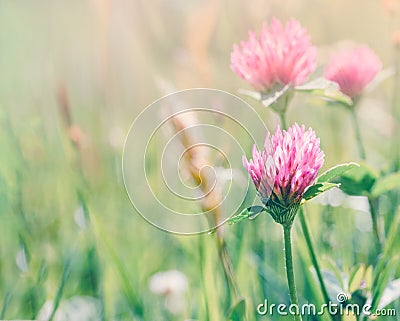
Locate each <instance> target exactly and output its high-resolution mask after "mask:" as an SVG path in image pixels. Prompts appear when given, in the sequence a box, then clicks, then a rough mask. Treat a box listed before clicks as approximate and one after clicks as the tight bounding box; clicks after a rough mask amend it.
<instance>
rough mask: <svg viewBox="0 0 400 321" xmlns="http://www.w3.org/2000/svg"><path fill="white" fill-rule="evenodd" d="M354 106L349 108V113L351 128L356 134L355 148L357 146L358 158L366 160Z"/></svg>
mask: <svg viewBox="0 0 400 321" xmlns="http://www.w3.org/2000/svg"><path fill="white" fill-rule="evenodd" d="M355 107H356V106H355V105H354V106H353V107H351V109H350V112H351V117H352V119H353V126H354V130H355V134H356V140H357V146H358V152H359V155H360V158H361V159H362V160H365V159H366V154H365V148H364V143H363V140H362V137H361V130H360V124H359V122H358V118H357V114H356V109H355Z"/></svg>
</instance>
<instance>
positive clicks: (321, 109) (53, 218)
mask: <svg viewBox="0 0 400 321" xmlns="http://www.w3.org/2000/svg"><path fill="white" fill-rule="evenodd" d="M271 16H277V17H279V18H282V19H286V18H289V17H292V16H294V17H296V18H297V19H298V20H300V21H301V23H302V24H303V25H304V26H305V27H306V28H307V29H308V30H309V33H310V34H311V37H312V39H313V43H314V44H316V45H317V46H318V47H319V49H320V50H319V53H320V54H319V61H320V63H321V64H323V63H325V62H326V61H327V59H328V57H329V55H330V53H331V51H332V48H333V47H332V44H334V43H335V42H338V41H341V40H348V39H351V40H353V41H355V42H361V43H367V44H368V45H370V46H371V47H372V48H373V49H374V50H375V51H376V52H377V53H378V55H379V56H380V57H381V59H382V60H383V64H384V66H385V67H389V66H391V65H392V64H393V49H392V42H391V41H392V38H391V36H392V35H391V33H392V32H393V31H394V30H395V29H396V28H399V27H400V26H399V23H398V16H397V20H396V18H394V17H390V15H388V14H386V13H385V11H384V9H383V8H382V3H381V2H380V1H368V2H365V1H361V0H357V1H351V2H349V1H344V0H340V1H335V2H327V1H322V0H291V1H285V2H282V1H277V0H274V1H268V2H263V1H259V0H252V1H248V2H244V1H237V2H229V1H207V2H201V1H187V2H179V1H162V0H159V1H156V0H151V1H144V0H136V1H123V0H120V1H109V0H92V1H77V0H72V1H68V2H61V1H49V0H47V1H46V0H42V1H35V2H27V1H11V0H3V1H1V2H0V124H1V126H0V150H1V154H2V161H1V162H0V222H1V224H0V305H1V306H3V308H4V315H3V316H2V317H3V318H8V319H24V318H34V317H35V316H36V315H37V313H38V311H39V310H40V308H41V307H42V305H43V304H44V303H45V301H46V300H49V299H54V298H55V297H56V295H57V291H58V290H59V288H60V284H61V279H62V275H63V271H64V269H65V266H66V262H70V274H69V275H68V278H67V279H66V282H65V287H64V289H63V293H62V298H70V297H72V296H74V295H88V296H94V297H97V298H99V300H100V301H101V302H102V307H103V319H104V320H132V319H133V320H141V319H143V320H182V319H183V318H184V319H185V318H186V319H190V318H192V319H196V320H205V306H206V304H207V305H208V307H209V312H210V316H211V317H210V319H211V320H223V316H224V314H225V312H226V311H224V309H223V308H221V307H223V306H224V300H225V296H226V289H225V288H224V286H225V285H224V279H223V273H222V270H221V268H220V265H219V262H218V259H217V252H216V249H215V244H214V241H213V239H212V237H211V236H208V235H202V236H193V237H184V236H177V235H172V234H167V233H165V232H162V231H160V230H158V229H156V228H154V227H152V226H150V225H149V224H148V223H147V222H146V221H144V220H143V219H142V218H141V217H140V216H139V215H138V214H137V213H135V211H134V210H133V208H132V207H131V204H130V203H129V200H128V198H127V196H126V192H125V190H124V187H123V183H122V176H121V167H120V163H121V155H122V146H123V140H124V135H125V133H126V132H127V130H128V128H129V126H130V123H131V121H133V119H134V118H135V117H136V116H137V115H138V113H139V112H140V111H141V110H142V109H144V108H145V107H146V105H148V104H150V103H151V102H152V101H154V100H155V99H157V98H159V97H160V96H162V95H164V94H165V93H166V92H165V91H164V90H163V89H162V88H161V86H160V82H162V81H167V82H168V83H170V84H171V85H172V86H173V88H176V89H185V88H191V87H213V88H218V89H222V90H226V91H228V92H232V93H236V92H237V89H238V88H240V87H246V86H245V84H244V83H243V82H241V81H240V80H239V79H238V78H237V77H236V76H235V75H234V74H233V72H232V71H231V70H230V68H229V56H230V51H231V48H232V44H233V43H237V42H238V41H240V39H243V38H244V37H245V36H246V33H247V30H248V29H249V28H253V29H255V30H260V28H261V23H262V21H263V20H267V19H269V18H270V17H271ZM63 86H65V88H66V89H67V95H68V101H69V106H70V109H71V115H72V119H73V123H74V124H75V125H77V126H79V128H80V129H81V131H82V132H83V134H82V145H81V147H80V149H79V150H77V149H76V148H75V147H74V146H73V144H71V141H70V139H69V137H68V129H67V128H66V126H65V122H64V119H63V118H62V116H61V114H60V107H59V101H58V99H59V98H58V97H59V90H60V88H61V87H63ZM391 86H392V82H391V81H390V80H388V81H386V82H384V83H383V84H382V86H380V87H379V88H378V89H376V90H374V91H373V92H372V93H370V94H368V95H367V97H366V98H365V100H364V101H363V103H362V105H361V106H360V115H361V120H362V131H363V135H364V137H365V140H366V141H367V142H368V146H367V153H368V155H370V159H369V161H370V163H371V164H372V165H374V166H375V167H377V168H378V169H385V162H386V160H387V159H388V157H389V155H390V147H391V146H390V143H389V139H390V138H391V134H392V133H391V131H390V128H391V126H392V127H393V126H398V124H396V122H395V120H394V119H393V118H392V116H390V112H391V110H390V108H391V107H390V99H391V92H392V87H391ZM249 102H250V101H249ZM251 104H252V105H253V106H254V107H255V108H256V109H257V111H259V113H260V114H261V116H262V117H263V119H264V120H265V121H266V123H267V124H268V126H269V128H270V129H271V130H273V129H274V128H275V127H276V125H277V123H278V119H277V118H276V116H275V115H273V114H272V113H271V112H270V111H269V110H266V109H263V108H262V107H261V106H257V105H256V104H254V102H251ZM288 119H289V121H290V122H293V121H297V122H299V123H305V124H306V125H308V126H312V127H313V128H314V130H315V131H316V132H317V134H318V135H319V136H320V137H321V142H322V147H323V149H324V151H325V153H326V160H327V161H326V165H325V167H326V168H327V167H329V166H331V165H334V164H336V163H339V162H346V161H352V160H357V151H356V148H355V141H354V139H353V133H352V128H351V126H350V119H349V117H348V115H347V113H346V112H345V111H343V110H341V109H340V108H335V107H326V106H325V105H324V103H323V102H321V101H320V100H319V99H316V98H309V97H306V96H301V95H297V96H296V97H295V99H294V101H293V103H292V105H291V107H290V110H289V114H288ZM250 150H251V146H247V151H248V152H250ZM155 154H157V153H155ZM238 157H241V155H238ZM252 192H254V191H252ZM79 195H81V197H80V196H79ZM387 202H389V201H387ZM82 206H87V209H88V212H89V217H90V219H89V221H90V223H89V222H88V228H87V229H86V230H82V229H80V228H79V227H78V225H77V224H76V223H75V221H74V214H75V212H76V210H77V209H78V208H80V207H82ZM383 207H384V208H383V212H385V211H386V212H387V214H386V217H391V216H390V215H391V213H390V212H389V210H390V206H389V205H386V208H385V204H384V206H383ZM307 211H308V215H309V220H310V222H311V225H312V231H313V237H314V238H315V241H316V244H317V250H318V253H319V254H320V255H321V256H323V255H327V256H329V257H331V258H332V259H333V260H334V261H335V262H337V264H338V265H339V266H341V268H342V269H343V271H349V270H350V268H351V267H353V266H354V265H355V264H356V263H360V262H361V263H365V264H372V263H373V262H374V261H373V260H374V256H373V255H372V254H373V253H372V254H371V247H372V246H373V242H372V241H371V240H372V232H371V231H370V230H369V231H362V230H360V229H357V226H356V223H357V221H356V217H360V216H362V215H365V220H367V217H368V214H367V213H363V212H357V211H356V210H353V209H349V208H343V207H322V206H321V205H319V204H310V205H309V206H307ZM386 212H385V213H386ZM225 235H226V241H227V244H228V249H229V252H230V254H231V255H232V258H233V262H234V265H235V270H236V272H237V278H238V281H239V287H240V289H241V292H242V294H243V295H244V296H245V297H246V298H248V299H249V301H248V303H247V304H248V309H249V311H250V312H249V319H250V320H258V319H268V318H267V317H260V316H257V315H256V313H255V307H256V306H257V305H258V304H259V303H262V302H263V300H264V298H267V299H268V300H271V301H272V302H279V303H280V302H288V294H287V288H286V281H285V279H284V262H283V258H282V256H281V250H282V246H283V245H282V240H281V230H280V227H279V226H277V225H276V224H275V223H274V222H273V221H272V219H271V218H270V217H266V216H263V217H259V218H258V219H257V220H256V221H254V222H251V223H248V224H239V225H237V226H232V227H230V226H229V227H227V228H226V232H225ZM294 240H295V245H294V253H295V254H294V256H295V265H296V266H295V270H296V275H297V282H298V288H299V289H300V300H301V301H302V302H305V301H310V302H322V298H321V295H320V292H319V290H318V287H317V285H316V283H315V281H314V279H313V277H312V275H311V273H310V270H309V267H310V266H311V262H310V260H309V257H308V253H307V250H306V246H305V243H304V240H303V238H302V235H301V231H300V228H299V226H298V224H297V223H296V226H295V235H294ZM201 242H204V244H203V246H204V248H205V249H206V251H205V253H204V256H205V257H203V258H200V256H199V243H201ZM399 244H400V243H399V239H397V242H396V247H397V248H396V249H395V251H397V252H398V250H399ZM20 251H25V253H26V257H27V260H28V261H27V266H28V270H27V271H25V272H24V271H22V270H21V269H19V268H17V265H16V256H17V254H18V253H19V252H20ZM323 265H325V264H323ZM200 266H203V269H204V273H205V278H206V282H205V283H206V289H203V288H202V287H203V286H202V282H201V278H202V276H201V268H200ZM168 269H178V270H181V271H182V272H184V273H185V274H186V276H187V278H188V280H189V291H188V294H187V298H186V302H187V304H186V309H185V312H184V313H183V314H184V316H183V317H182V316H173V315H172V314H168V313H166V312H165V309H164V307H163V301H162V299H160V298H158V297H157V296H155V295H154V294H152V293H150V291H149V289H148V281H149V278H150V277H151V275H153V274H154V273H155V272H157V271H161V270H168ZM396 275H397V276H399V271H397V273H396ZM7 298H9V300H8V304H7V305H6V306H5V303H6V302H7ZM205 301H206V302H205ZM395 307H397V308H398V307H399V303H398V302H397V303H396V304H395ZM280 318H281V319H285V318H283V317H280ZM271 319H272V320H276V319H278V317H273V318H271ZM286 319H288V320H289V319H290V318H289V317H288V318H286ZM385 320H396V318H392V319H391V318H389V317H388V318H386V319H385Z"/></svg>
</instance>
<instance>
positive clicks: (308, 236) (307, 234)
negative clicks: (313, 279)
mask: <svg viewBox="0 0 400 321" xmlns="http://www.w3.org/2000/svg"><path fill="white" fill-rule="evenodd" d="M299 218H300V223H301V228H302V230H303V234H304V238H305V239H306V243H307V247H308V251H309V254H310V257H311V262H312V264H313V266H314V269H315V272H316V273H317V278H318V282H319V285H320V287H321V291H322V295H323V297H324V301H325V303H326V304H328V305H329V303H330V302H331V299H330V297H329V294H328V291H327V289H326V286H325V282H324V279H323V277H322V273H321V268H320V266H319V263H318V259H317V255H316V253H315V249H314V245H313V242H312V239H311V234H310V232H309V228H308V222H307V219H306V217H305V215H304V210H303V207H302V206H300V209H299ZM331 317H332V320H333V321H335V320H337V318H336V316H335V315H331Z"/></svg>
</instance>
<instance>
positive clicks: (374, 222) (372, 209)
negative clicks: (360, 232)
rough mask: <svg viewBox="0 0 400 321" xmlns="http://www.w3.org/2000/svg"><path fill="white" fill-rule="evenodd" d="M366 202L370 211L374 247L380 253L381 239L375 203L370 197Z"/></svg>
mask: <svg viewBox="0 0 400 321" xmlns="http://www.w3.org/2000/svg"><path fill="white" fill-rule="evenodd" d="M368 204H369V210H370V212H371V219H372V230H373V232H374V235H375V238H376V247H377V251H378V253H380V252H381V250H382V240H381V236H380V232H379V224H378V213H377V212H376V210H375V204H374V201H373V200H372V199H371V197H368Z"/></svg>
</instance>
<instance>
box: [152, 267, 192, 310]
mask: <svg viewBox="0 0 400 321" xmlns="http://www.w3.org/2000/svg"><path fill="white" fill-rule="evenodd" d="M187 288H188V281H187V278H186V276H185V275H184V274H183V273H182V272H180V271H177V270H169V271H162V272H158V273H156V274H154V275H153V276H152V277H151V278H150V281H149V289H150V291H151V292H153V293H155V294H158V295H162V296H164V297H165V301H164V304H165V307H166V308H167V309H168V310H169V311H170V312H171V313H173V314H179V313H181V312H182V311H183V310H184V308H185V302H184V296H185V292H186V290H187Z"/></svg>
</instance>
